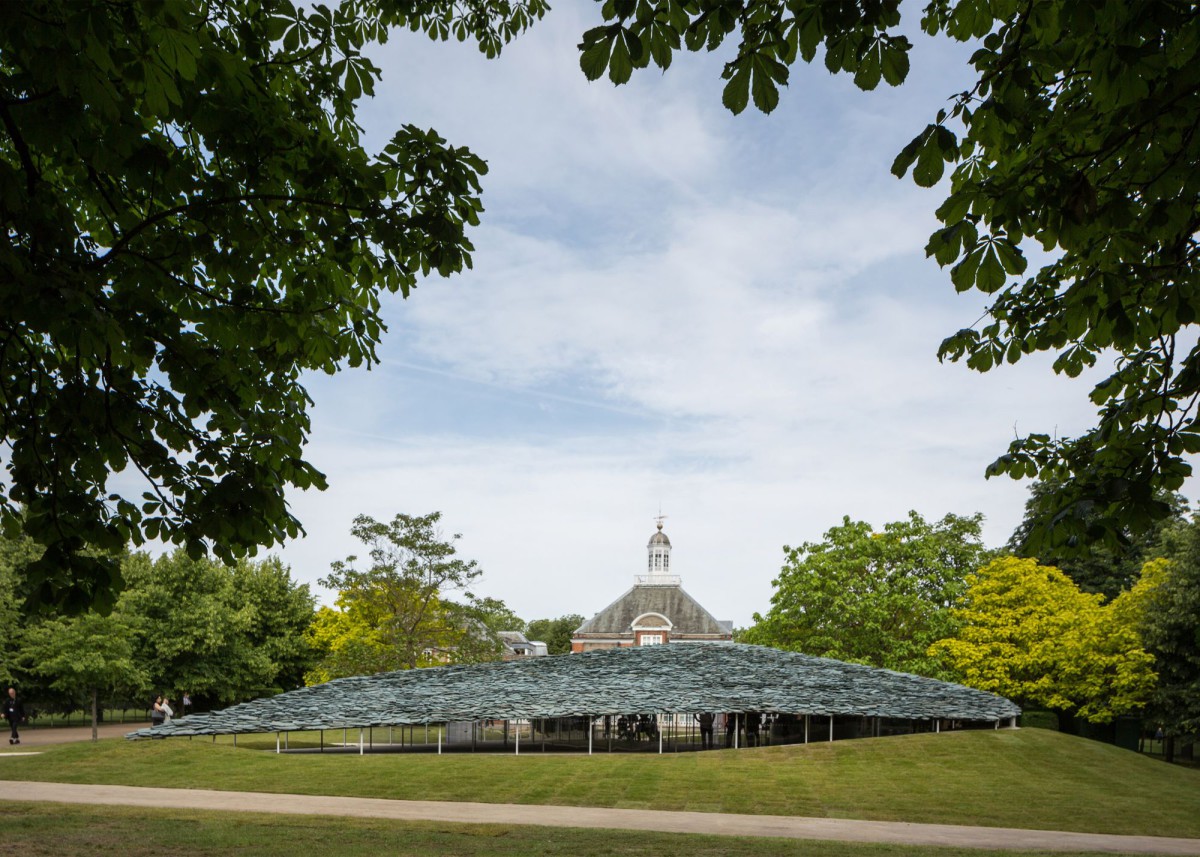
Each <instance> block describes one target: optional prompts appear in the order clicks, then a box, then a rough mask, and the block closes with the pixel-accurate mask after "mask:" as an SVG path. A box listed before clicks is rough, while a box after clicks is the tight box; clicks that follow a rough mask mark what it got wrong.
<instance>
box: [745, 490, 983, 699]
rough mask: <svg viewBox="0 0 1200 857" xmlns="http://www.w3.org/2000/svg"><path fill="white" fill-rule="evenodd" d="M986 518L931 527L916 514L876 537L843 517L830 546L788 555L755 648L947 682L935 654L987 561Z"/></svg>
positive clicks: (755, 631) (756, 631) (754, 637)
mask: <svg viewBox="0 0 1200 857" xmlns="http://www.w3.org/2000/svg"><path fill="white" fill-rule="evenodd" d="M982 521H983V518H982V516H980V515H973V516H971V517H960V516H958V515H947V516H946V517H945V518H943V519H942V520H941V521H938V522H936V523H929V522H927V521H926V520H925V519H924V518H922V517H921V516H920V515H918V514H917V513H916V512H910V513H909V516H908V518H907V519H906V520H903V521H896V522H894V523H890V524H887V525H886V526H885V527H884V528H883V529H882V530H876V529H875V528H874V527H872V526H871V525H870V524H868V523H866V522H865V521H851V520H850V518H849V517H846V518H843V519H842V523H841V524H840V525H839V526H836V527H833V528H832V529H830V530H829V531H828V532H826V533H825V538H824V540H822V541H820V542H815V543H814V542H806V543H805V544H803V545H801V546H800V547H798V548H792V547H784V549H783V550H784V554H785V555H786V561H785V563H784V566H783V570H782V571H781V572H780V574H779V577H777V578H776V579H775V580H774V582H773V585H774V586H775V593H774V594H773V595H772V596H771V609H770V610H769V611H768V612H767V614H766V615H765V616H762V615H759V614H757V613H755V614H754V624H753V625H752V626H751V627H749V628H747V629H746V630H745V631H743V632H741V634H740V635H739V638H740V639H741V640H742V641H744V642H747V643H756V644H759V645H765V646H775V647H777V648H781V649H788V650H791V651H798V652H804V653H806V654H810V655H820V656H824V657H831V658H837V659H839V660H846V661H855V662H858V663H864V664H870V665H872V666H877V667H885V668H887V669H893V670H900V671H903V672H912V673H919V674H921V675H932V676H940V670H941V667H940V665H939V663H938V662H937V660H936V659H933V658H930V657H929V656H928V654H927V650H928V648H929V646H930V645H931V644H932V643H933V642H934V641H936V640H939V639H941V638H942V637H945V636H948V635H949V634H950V633H952V631H953V629H954V628H955V627H956V625H955V623H954V620H953V615H952V613H951V612H950V609H949V608H950V607H951V606H952V605H954V604H955V603H956V602H957V601H958V599H959V598H960V597H961V595H962V593H963V591H964V590H965V588H966V584H965V582H964V581H965V579H966V576H967V574H968V572H970V571H972V570H974V569H975V568H977V567H978V566H979V564H980V563H981V562H982V561H983V560H984V558H985V556H986V553H987V552H986V549H985V548H984V546H983V543H982V541H981V540H980V526H981V524H982Z"/></svg>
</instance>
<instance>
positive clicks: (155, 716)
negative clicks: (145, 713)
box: [150, 696, 167, 727]
mask: <svg viewBox="0 0 1200 857" xmlns="http://www.w3.org/2000/svg"><path fill="white" fill-rule="evenodd" d="M162 704H163V698H162V696H156V697H154V705H153V706H152V707H151V708H150V726H151V727H154V726H162V725H163V722H164V721H165V720H166V719H167V712H165V711H163V707H162Z"/></svg>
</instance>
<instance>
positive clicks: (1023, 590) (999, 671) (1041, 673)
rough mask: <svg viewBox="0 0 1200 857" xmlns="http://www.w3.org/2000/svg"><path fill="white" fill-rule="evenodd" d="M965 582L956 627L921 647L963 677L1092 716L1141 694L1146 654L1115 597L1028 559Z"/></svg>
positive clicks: (1140, 700) (1142, 699) (1007, 561)
mask: <svg viewBox="0 0 1200 857" xmlns="http://www.w3.org/2000/svg"><path fill="white" fill-rule="evenodd" d="M967 581H968V583H969V587H968V589H967V591H966V594H965V595H964V597H963V600H962V603H961V605H960V606H958V607H956V608H955V609H954V610H953V613H954V617H955V619H956V620H957V621H958V623H959V629H958V631H957V632H956V633H955V634H954V635H953V636H952V637H948V638H947V639H944V640H939V641H938V642H936V643H934V644H933V645H932V646H931V647H930V654H931V655H932V656H934V657H937V658H941V659H943V661H944V662H945V663H946V664H947V666H948V667H949V668H950V670H951V671H952V674H953V675H956V676H957V677H959V679H960V680H961V681H962V682H963V684H966V685H969V686H971V687H977V688H979V689H980V690H987V691H990V692H992V693H998V694H1000V695H1002V696H1007V697H1011V698H1012V699H1014V700H1017V701H1019V702H1021V703H1022V704H1025V705H1030V704H1033V705H1042V706H1045V707H1046V708H1051V709H1056V710H1059V711H1066V712H1070V713H1072V714H1078V715H1079V716H1080V717H1083V718H1085V719H1087V720H1090V721H1093V722H1108V721H1111V720H1112V719H1113V718H1114V717H1115V716H1117V715H1119V714H1124V713H1127V712H1130V711H1133V710H1136V709H1140V708H1141V707H1142V706H1143V705H1144V704H1145V703H1146V702H1147V701H1148V700H1149V698H1150V694H1151V692H1152V691H1153V689H1154V681H1155V675H1154V672H1153V669H1152V664H1153V658H1152V657H1151V656H1150V655H1149V654H1148V653H1147V652H1146V651H1145V649H1144V648H1143V647H1142V641H1141V638H1140V636H1139V634H1138V628H1137V624H1136V622H1135V621H1133V617H1132V614H1131V613H1130V612H1129V611H1128V610H1126V609H1124V607H1123V606H1118V604H1117V602H1114V603H1113V604H1110V605H1104V604H1103V600H1104V599H1103V596H1101V595H1095V594H1088V593H1085V592H1081V591H1080V589H1079V588H1078V587H1077V586H1076V585H1075V584H1074V583H1073V582H1072V581H1071V580H1070V578H1068V577H1067V576H1066V575H1065V574H1063V573H1062V572H1061V571H1059V570H1058V569H1057V568H1052V567H1049V566H1043V565H1039V564H1038V562H1037V560H1032V559H1019V558H1016V557H1001V558H999V559H996V560H993V561H992V562H991V563H989V564H988V565H986V566H985V567H983V568H981V569H980V570H979V571H978V572H976V573H974V574H972V575H970V576H969V577H968V578H967Z"/></svg>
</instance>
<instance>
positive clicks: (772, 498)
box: [284, 3, 1092, 625]
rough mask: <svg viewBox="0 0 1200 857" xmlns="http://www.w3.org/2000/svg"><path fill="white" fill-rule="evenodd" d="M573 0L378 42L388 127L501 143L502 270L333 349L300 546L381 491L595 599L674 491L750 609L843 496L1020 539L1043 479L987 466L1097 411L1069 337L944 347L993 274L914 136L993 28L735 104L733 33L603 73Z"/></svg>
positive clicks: (739, 611) (700, 579)
mask: <svg viewBox="0 0 1200 857" xmlns="http://www.w3.org/2000/svg"><path fill="white" fill-rule="evenodd" d="M560 5H561V6H562V7H563V8H561V9H556V10H555V11H554V12H552V13H551V15H550V16H549V17H548V18H547V19H546V20H545V21H543V22H541V23H540V24H538V25H537V26H535V27H534V29H533V30H532V31H530V32H529V33H527V34H526V35H525V36H523V37H522V38H520V39H519V40H518V41H517V42H516V43H514V44H512V45H510V46H509V47H508V48H507V49H506V51H505V53H504V54H503V55H502V56H501V58H500V59H498V60H496V61H490V62H489V61H487V60H485V59H484V58H483V57H482V56H481V55H479V54H478V53H477V52H476V51H475V50H474V49H473V48H471V47H469V46H462V45H458V44H430V43H426V42H424V41H423V40H422V39H420V38H419V37H415V36H412V35H409V34H402V35H398V36H397V37H395V38H393V39H392V40H391V41H389V43H388V44H387V45H386V46H384V47H382V48H380V49H378V50H377V51H376V52H375V54H374V55H375V57H376V61H377V62H378V63H379V64H380V65H381V66H382V67H383V70H384V79H383V82H382V83H381V84H380V85H379V87H378V92H377V96H376V98H375V99H373V100H371V101H369V102H368V103H366V104H364V106H363V109H362V114H361V115H362V120H363V124H364V126H365V128H366V129H367V132H368V143H369V146H368V148H370V149H372V150H377V149H378V148H379V147H380V146H381V145H382V141H383V140H385V139H386V138H387V137H388V136H390V132H391V131H392V130H394V128H396V127H397V126H399V125H400V124H402V123H405V122H413V123H415V124H418V125H421V126H426V127H428V126H433V127H435V128H437V129H438V130H439V131H440V132H441V133H442V135H443V136H445V137H447V138H448V139H449V140H450V141H451V142H452V143H454V144H460V145H468V146H469V147H470V148H472V149H473V150H474V151H475V152H476V153H478V154H479V155H481V156H482V157H484V158H485V159H486V160H487V161H488V163H489V165H490V173H489V175H488V176H487V177H486V180H485V184H484V204H485V206H486V209H487V210H486V212H485V215H484V222H483V226H482V227H480V228H479V229H478V230H476V231H475V232H474V233H473V240H474V241H475V243H476V246H477V248H478V252H477V253H476V254H475V269H474V271H471V272H469V273H467V274H464V275H462V276H458V277H454V278H452V279H450V280H431V281H427V282H425V283H423V284H422V285H421V286H420V287H419V288H418V289H417V291H416V292H415V293H414V295H413V296H412V297H411V298H410V299H409V300H408V301H401V300H399V299H395V300H390V301H388V303H387V307H386V317H387V319H388V322H389V325H390V328H391V330H390V333H389V334H388V336H387V338H386V340H385V342H384V344H383V347H382V348H381V349H380V354H381V356H382V358H383V365H382V366H381V367H378V368H376V369H375V370H373V371H371V372H362V371H357V372H346V373H343V374H341V375H338V376H336V377H333V378H325V377H319V378H312V379H311V384H310V389H311V392H312V394H313V396H314V398H315V400H316V408H315V411H314V430H313V435H312V444H311V446H310V450H309V451H310V458H311V460H312V461H313V462H314V463H315V464H316V465H317V466H318V467H320V468H321V469H323V470H324V471H325V472H326V473H327V475H328V476H329V481H330V486H331V487H330V489H329V491H327V492H324V493H316V492H308V493H304V494H296V495H295V496H294V497H293V501H292V502H293V506H294V508H295V510H296V512H297V513H298V514H299V516H300V517H301V519H302V520H303V521H304V523H305V526H306V527H307V529H308V532H309V536H308V538H306V539H304V540H302V541H300V542H297V543H295V544H293V545H290V546H289V547H288V548H287V550H286V551H285V552H284V558H285V559H286V560H287V561H288V562H289V563H290V564H291V565H292V568H293V571H294V573H295V574H296V576H297V577H299V578H300V579H302V580H309V581H315V580H316V579H317V578H318V577H320V576H322V575H323V574H325V573H326V572H327V570H328V567H329V563H330V562H331V561H333V560H335V559H339V558H342V557H344V556H346V555H347V554H349V553H353V552H355V551H356V545H355V543H354V542H353V541H352V540H351V539H350V537H349V535H348V531H349V526H350V521H351V519H352V518H353V517H354V515H355V514H357V513H360V512H365V513H367V514H371V515H373V516H375V517H377V518H381V519H386V518H390V517H391V516H392V515H394V514H395V513H397V512H408V513H414V514H418V513H425V512H429V511H433V510H441V511H442V512H443V513H444V514H445V519H444V523H445V524H446V529H447V531H448V532H461V533H462V534H463V540H462V542H461V549H462V551H463V553H464V554H465V555H466V556H468V557H472V558H475V559H477V560H479V562H480V564H481V566H482V567H483V568H484V570H485V572H486V578H485V583H484V584H483V585H482V586H481V587H480V589H481V591H483V592H485V593H486V594H489V595H494V596H497V597H500V598H503V599H504V600H505V601H506V602H508V604H509V605H510V606H511V607H513V608H514V609H515V610H516V611H517V612H518V613H519V614H520V615H522V616H523V617H525V618H527V619H532V618H539V617H549V616H557V615H561V614H564V613H581V614H584V615H585V616H590V615H591V614H592V613H594V612H595V611H597V610H599V609H601V608H602V607H604V606H605V605H606V604H607V603H609V602H610V601H611V600H612V599H613V598H615V597H616V596H617V595H619V594H620V593H621V592H622V591H624V589H626V588H627V587H628V586H629V585H631V583H632V580H633V575H634V574H637V573H640V572H641V571H642V569H643V566H644V563H645V544H646V540H647V539H648V538H649V536H650V534H651V533H652V532H653V527H654V524H653V516H654V515H655V514H656V512H657V511H658V509H659V506H660V504H661V507H662V511H663V512H664V513H666V514H667V515H669V518H668V520H667V522H666V532H667V533H668V535H669V536H670V537H671V540H672V542H673V544H674V558H675V562H674V567H675V570H676V571H678V572H679V573H680V574H681V575H682V577H683V582H684V587H685V588H686V589H687V590H688V591H689V592H691V593H692V594H693V595H695V596H696V597H697V598H698V599H699V600H700V601H701V603H703V604H705V605H706V606H708V607H709V609H710V610H711V611H712V612H713V613H714V614H716V616H717V618H719V619H732V620H734V621H735V622H736V623H737V624H738V625H745V624H748V623H749V621H750V618H751V615H752V613H753V612H755V611H765V610H766V609H767V607H768V606H769V599H770V595H771V580H772V579H773V578H774V576H775V575H776V574H777V573H778V570H779V566H780V561H781V558H782V553H781V548H782V546H783V545H784V544H793V545H795V544H799V543H801V542H803V541H806V540H817V539H819V538H820V537H821V534H822V533H823V532H824V531H825V530H826V529H828V528H829V527H830V526H833V525H834V524H836V523H838V522H839V521H840V519H841V516H842V515H850V516H851V517H854V518H856V519H865V520H868V521H871V522H872V523H874V524H875V525H877V526H882V525H883V524H884V523H886V522H888V521H892V520H896V519H898V518H900V517H902V516H904V515H905V514H906V513H907V511H908V510H909V509H917V510H918V511H920V512H921V513H922V514H924V515H926V516H927V517H940V516H942V515H943V514H945V513H947V512H955V513H959V514H971V513H974V512H983V513H984V514H985V515H986V517H987V525H986V536H987V539H988V541H989V543H991V544H1000V543H1002V542H1003V541H1005V540H1006V539H1007V537H1008V535H1009V533H1010V532H1011V530H1012V528H1013V526H1014V525H1015V524H1016V523H1017V521H1018V520H1019V519H1020V516H1021V511H1022V504H1023V502H1024V498H1025V491H1026V489H1025V486H1024V485H1023V484H1017V483H1011V482H1009V481H1008V480H1004V481H1000V482H997V481H995V480H992V481H985V480H984V478H983V471H984V468H985V466H986V465H987V464H988V463H989V462H990V461H991V460H992V459H993V458H995V457H996V456H997V455H998V454H1000V453H1001V452H1002V451H1003V450H1004V449H1005V447H1006V446H1007V443H1008V441H1009V440H1010V439H1011V438H1012V437H1013V435H1014V427H1015V428H1016V430H1017V431H1019V432H1021V433H1026V432H1029V431H1035V430H1036V431H1055V430H1056V429H1057V431H1059V432H1060V433H1065V434H1071V433H1074V432H1077V431H1079V430H1081V429H1082V428H1084V427H1086V426H1087V425H1089V424H1090V420H1091V419H1092V415H1091V411H1090V409H1089V407H1088V403H1087V400H1086V392H1087V389H1088V385H1087V384H1086V383H1079V382H1070V381H1067V380H1065V379H1058V378H1056V377H1055V376H1053V375H1052V373H1051V372H1050V371H1049V361H1048V360H1045V359H1034V360H1031V361H1029V362H1028V364H1027V365H1026V364H1023V365H1021V366H1019V367H1008V368H1005V369H1002V370H1000V371H997V372H993V373H990V374H989V375H987V376H980V375H976V374H974V373H970V372H968V371H967V370H966V369H965V368H963V367H960V366H954V365H946V366H942V365H939V364H938V362H937V360H936V357H935V353H936V350H937V346H938V343H939V342H940V341H941V339H942V338H943V337H945V336H947V335H949V334H950V333H953V332H954V331H955V330H957V329H959V328H961V327H965V326H969V325H971V324H973V323H974V322H975V321H976V320H977V319H978V318H979V316H980V313H981V309H982V307H983V305H984V303H983V300H982V298H981V296H979V295H968V296H960V295H956V294H955V292H954V289H953V287H952V286H951V284H950V282H949V275H948V273H947V272H943V271H941V270H939V269H938V268H937V266H936V264H934V263H932V262H930V261H927V260H926V259H925V258H924V252H923V250H922V248H923V247H924V244H925V241H926V240H927V237H928V234H929V233H930V232H931V231H932V229H933V228H934V227H935V220H934V218H933V210H934V209H935V208H936V207H937V205H938V203H939V202H940V200H941V198H942V192H941V191H939V190H938V189H934V190H921V189H919V188H916V187H915V186H914V185H913V184H912V183H911V181H907V180H906V181H898V180H896V179H895V178H894V177H892V176H891V175H890V173H889V167H890V165H891V162H892V158H893V157H894V156H895V153H896V152H897V151H899V149H900V148H901V147H902V146H903V145H904V144H905V143H906V142H907V141H908V140H909V139H910V138H911V137H912V136H913V135H914V134H916V133H917V132H918V131H920V129H921V128H923V127H924V125H925V124H926V122H928V121H929V120H930V118H931V117H932V115H933V114H934V113H935V112H936V110H937V109H938V107H939V106H941V105H942V104H944V103H945V100H946V98H947V97H948V96H949V95H951V94H952V93H953V92H955V91H956V90H958V89H962V88H964V86H965V85H966V82H967V81H968V80H970V76H969V74H968V71H969V70H968V69H967V68H966V65H965V60H966V57H967V56H969V53H970V49H969V48H964V47H963V46H958V45H952V44H948V43H947V42H945V41H944V40H939V41H931V40H929V39H927V38H924V37H921V36H915V37H914V40H915V41H916V50H915V51H914V53H913V70H912V74H911V76H910V80H909V82H908V83H907V84H906V85H905V86H903V87H901V88H900V89H890V88H886V87H885V88H884V89H882V90H880V91H877V92H873V93H862V92H859V91H858V90H857V89H855V88H854V86H853V84H852V83H851V81H850V80H849V79H848V78H846V77H844V76H840V77H833V76H830V75H829V74H828V73H827V72H826V71H825V69H824V67H823V65H821V64H820V63H818V64H817V65H816V66H813V67H808V66H802V67H800V68H798V69H796V70H795V71H794V75H793V81H792V85H791V87H790V89H789V90H788V91H786V92H785V93H784V95H783V98H782V100H781V103H780V107H779V109H778V110H777V111H776V113H775V114H773V115H772V116H769V117H764V116H762V115H760V114H757V113H753V112H749V111H748V112H747V113H746V114H744V115H742V116H740V117H733V116H731V115H729V114H728V113H727V112H726V111H725V110H724V109H723V108H722V107H721V104H720V85H721V81H720V80H719V72H720V57H719V56H710V55H704V56H691V55H689V56H683V55H681V56H679V57H678V58H677V60H676V64H675V65H674V66H673V67H672V69H671V70H670V72H668V73H667V74H666V75H660V74H659V73H658V72H657V71H646V72H643V73H641V74H637V75H635V77H634V81H633V83H632V84H631V85H629V86H626V87H621V88H614V87H613V86H612V85H611V84H609V83H608V82H606V81H605V82H597V83H594V84H589V83H588V82H587V81H586V80H585V79H584V77H583V75H582V74H581V73H580V71H579V68H578V62H577V51H576V48H575V45H576V43H577V42H578V40H579V36H580V34H581V33H582V32H583V30H584V29H586V28H587V27H588V26H591V25H593V24H594V23H595V18H596V15H597V14H598V12H597V11H596V10H595V9H594V8H593V7H592V6H591V4H586V3H573V4H567V3H563V4H560ZM910 12H915V9H914V10H910Z"/></svg>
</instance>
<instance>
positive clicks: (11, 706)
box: [4, 687, 25, 744]
mask: <svg viewBox="0 0 1200 857" xmlns="http://www.w3.org/2000/svg"><path fill="white" fill-rule="evenodd" d="M4 718H5V719H6V720H7V721H8V728H9V729H11V730H12V736H11V737H10V738H9V739H8V743H9V744H20V743H21V733H20V732H18V731H17V727H18V726H20V725H21V724H22V723H24V722H25V706H24V705H23V704H22V703H21V700H20V698H19V697H18V696H17V689H16V688H15V687H10V688H9V689H8V696H7V697H6V698H5V700H4Z"/></svg>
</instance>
